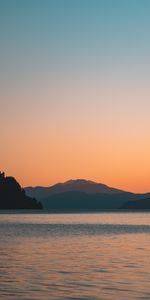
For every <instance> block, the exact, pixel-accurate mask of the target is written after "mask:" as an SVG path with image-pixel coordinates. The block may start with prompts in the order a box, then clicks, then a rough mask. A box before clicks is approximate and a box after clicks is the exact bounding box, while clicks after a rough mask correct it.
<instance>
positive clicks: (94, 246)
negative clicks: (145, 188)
mask: <svg viewBox="0 0 150 300" xmlns="http://www.w3.org/2000/svg"><path fill="white" fill-rule="evenodd" d="M149 249H150V214H149V213H100V214H58V215H57V214H25V215H24V214H11V215H9V214H1V215H0V299H4V300H5V299H24V300H25V299H35V300H41V299H54V300H55V299H65V300H69V299H82V300H83V299H84V300H85V299H93V300H94V299H114V300H118V299H119V300H122V299H129V300H130V299H150V265H149V258H150V255H149Z"/></svg>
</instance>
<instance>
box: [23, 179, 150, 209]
mask: <svg viewBox="0 0 150 300" xmlns="http://www.w3.org/2000/svg"><path fill="white" fill-rule="evenodd" d="M25 190H26V193H27V195H29V196H31V197H35V198H36V199H38V200H40V201H41V203H42V205H43V207H44V208H45V209H52V210H53V209H54V210H105V209H120V208H122V207H123V205H124V204H125V203H126V202H128V201H131V200H138V199H145V198H148V197H149V196H150V194H134V193H129V192H125V191H122V190H119V189H115V188H112V187H109V186H107V185H105V184H101V183H96V182H93V181H90V180H84V179H77V180H69V181H66V182H64V183H58V184H55V185H53V186H50V187H35V188H34V187H27V188H26V189H25Z"/></svg>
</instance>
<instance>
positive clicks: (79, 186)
mask: <svg viewBox="0 0 150 300" xmlns="http://www.w3.org/2000/svg"><path fill="white" fill-rule="evenodd" d="M25 191H26V193H27V195H29V196H31V197H35V198H36V199H39V200H40V199H43V198H47V197H49V196H51V195H54V194H59V193H65V192H70V191H78V192H84V193H88V194H97V193H103V194H105V193H106V194H118V193H122V192H123V191H121V190H119V189H115V188H111V187H109V186H107V185H105V184H101V183H96V182H94V181H90V180H85V179H77V180H69V181H66V182H64V183H57V184H55V185H52V186H49V187H40V186H38V187H26V188H25Z"/></svg>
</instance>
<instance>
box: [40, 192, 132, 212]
mask: <svg viewBox="0 0 150 300" xmlns="http://www.w3.org/2000/svg"><path fill="white" fill-rule="evenodd" d="M129 198H130V199H131V198H132V199H133V198H134V196H133V197H132V195H130V193H121V194H113V195H111V194H106V193H105V194H102V193H97V194H87V193H84V192H78V191H70V192H64V193H59V194H53V195H51V196H49V197H48V198H44V199H41V201H42V204H43V207H44V208H45V209H50V210H65V211H66V210H79V211H82V210H84V211H86V210H88V211H100V210H107V209H112V210H113V209H119V208H120V207H121V206H122V205H123V204H124V203H125V202H126V201H128V199H129Z"/></svg>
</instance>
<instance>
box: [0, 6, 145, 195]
mask: <svg viewBox="0 0 150 300" xmlns="http://www.w3.org/2000/svg"><path fill="white" fill-rule="evenodd" d="M0 140H1V145H0V169H1V170H4V171H5V172H6V174H7V175H13V176H15V177H16V178H17V180H19V182H20V183H21V184H22V185H23V186H26V185H50V184H53V183H56V182H58V181H65V180H68V179H71V178H73V179H75V178H86V179H92V180H95V181H98V182H103V183H106V184H108V185H111V186H115V187H119V188H123V189H126V190H130V191H136V192H146V191H150V1H149V0H126V1H124V0H0Z"/></svg>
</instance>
